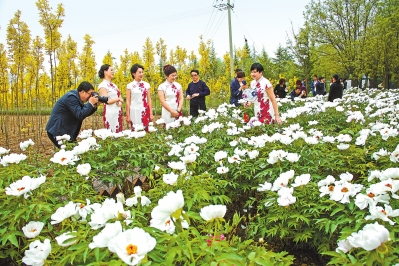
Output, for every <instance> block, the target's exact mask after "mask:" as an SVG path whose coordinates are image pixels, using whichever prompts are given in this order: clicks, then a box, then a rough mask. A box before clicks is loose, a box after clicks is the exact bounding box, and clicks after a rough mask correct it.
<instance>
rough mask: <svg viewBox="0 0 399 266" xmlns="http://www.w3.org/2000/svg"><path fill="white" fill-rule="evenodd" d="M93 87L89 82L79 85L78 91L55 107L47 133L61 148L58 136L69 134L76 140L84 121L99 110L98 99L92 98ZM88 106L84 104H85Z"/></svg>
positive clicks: (68, 93) (72, 92) (71, 92)
mask: <svg viewBox="0 0 399 266" xmlns="http://www.w3.org/2000/svg"><path fill="white" fill-rule="evenodd" d="M93 91H94V88H93V85H91V84H90V83H89V82H87V81H83V82H82V83H80V84H79V87H78V88H77V89H76V90H72V91H69V92H67V93H66V94H64V96H62V97H61V98H60V99H59V100H58V101H57V102H56V104H55V105H54V108H53V110H52V111H51V115H50V119H49V120H48V122H47V126H46V131H47V135H48V137H49V138H50V140H51V141H52V142H53V143H54V145H55V146H57V147H58V148H60V145H59V144H58V141H57V139H56V138H57V136H62V135H64V134H68V135H69V136H70V137H71V139H70V140H72V141H74V140H76V137H77V136H78V134H79V131H80V128H81V126H82V122H83V120H84V119H85V118H86V117H88V116H90V115H92V114H93V113H94V112H95V111H96V110H97V104H98V97H97V96H92V92H93ZM87 101H88V102H89V103H88V104H84V103H85V102H87Z"/></svg>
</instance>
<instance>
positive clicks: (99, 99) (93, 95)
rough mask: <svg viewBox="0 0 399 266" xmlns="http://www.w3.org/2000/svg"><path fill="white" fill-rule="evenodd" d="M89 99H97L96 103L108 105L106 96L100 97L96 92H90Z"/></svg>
mask: <svg viewBox="0 0 399 266" xmlns="http://www.w3.org/2000/svg"><path fill="white" fill-rule="evenodd" d="M91 97H97V98H98V101H99V102H100V103H105V104H106V103H108V96H100V94H98V92H95V91H94V92H92V93H91Z"/></svg>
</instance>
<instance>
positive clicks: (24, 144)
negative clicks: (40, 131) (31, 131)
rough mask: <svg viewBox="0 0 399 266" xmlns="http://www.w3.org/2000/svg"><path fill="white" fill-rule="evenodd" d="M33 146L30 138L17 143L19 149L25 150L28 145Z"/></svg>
mask: <svg viewBox="0 0 399 266" xmlns="http://www.w3.org/2000/svg"><path fill="white" fill-rule="evenodd" d="M31 145H32V146H33V145H35V143H34V142H33V140H32V139H29V140H26V141H24V142H20V143H19V147H20V148H21V150H23V151H25V150H26V149H27V148H28V147H29V146H31Z"/></svg>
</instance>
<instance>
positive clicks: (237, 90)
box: [230, 69, 248, 106]
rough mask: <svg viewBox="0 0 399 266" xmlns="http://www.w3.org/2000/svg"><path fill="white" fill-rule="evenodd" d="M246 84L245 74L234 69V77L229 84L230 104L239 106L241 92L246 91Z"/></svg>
mask: <svg viewBox="0 0 399 266" xmlns="http://www.w3.org/2000/svg"><path fill="white" fill-rule="evenodd" d="M247 88H248V86H247V82H246V81H245V73H244V72H243V71H241V69H236V76H235V77H234V80H233V81H232V82H231V83H230V104H234V105H235V106H239V105H240V104H239V103H238V101H239V100H241V99H242V92H243V90H245V89H247Z"/></svg>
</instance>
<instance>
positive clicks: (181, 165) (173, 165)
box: [168, 162, 186, 170]
mask: <svg viewBox="0 0 399 266" xmlns="http://www.w3.org/2000/svg"><path fill="white" fill-rule="evenodd" d="M168 166H169V167H170V168H172V169H174V170H186V164H185V163H184V162H169V163H168Z"/></svg>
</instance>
